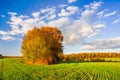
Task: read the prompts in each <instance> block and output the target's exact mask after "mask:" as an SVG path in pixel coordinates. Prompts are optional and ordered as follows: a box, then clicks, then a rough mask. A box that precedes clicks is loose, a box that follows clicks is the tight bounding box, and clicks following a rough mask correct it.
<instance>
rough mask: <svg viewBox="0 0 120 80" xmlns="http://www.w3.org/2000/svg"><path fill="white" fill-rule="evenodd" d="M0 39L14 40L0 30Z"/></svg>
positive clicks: (7, 33)
mask: <svg viewBox="0 0 120 80" xmlns="http://www.w3.org/2000/svg"><path fill="white" fill-rule="evenodd" d="M0 39H1V40H15V38H14V37H12V36H10V35H9V32H6V31H2V30H0Z"/></svg>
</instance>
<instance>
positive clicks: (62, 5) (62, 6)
mask: <svg viewBox="0 0 120 80" xmlns="http://www.w3.org/2000/svg"><path fill="white" fill-rule="evenodd" d="M66 6H68V5H66V4H61V5H59V7H60V8H64V7H66Z"/></svg>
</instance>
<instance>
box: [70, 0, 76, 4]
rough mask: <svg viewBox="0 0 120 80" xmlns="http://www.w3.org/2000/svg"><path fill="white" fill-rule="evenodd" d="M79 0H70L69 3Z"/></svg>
mask: <svg viewBox="0 0 120 80" xmlns="http://www.w3.org/2000/svg"><path fill="white" fill-rule="evenodd" d="M76 1H77V0H68V3H73V2H76Z"/></svg>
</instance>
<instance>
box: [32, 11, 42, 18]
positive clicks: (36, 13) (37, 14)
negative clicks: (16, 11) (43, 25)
mask: <svg viewBox="0 0 120 80" xmlns="http://www.w3.org/2000/svg"><path fill="white" fill-rule="evenodd" d="M32 15H33V17H34V18H39V16H40V12H39V11H38V12H33V13H32Z"/></svg>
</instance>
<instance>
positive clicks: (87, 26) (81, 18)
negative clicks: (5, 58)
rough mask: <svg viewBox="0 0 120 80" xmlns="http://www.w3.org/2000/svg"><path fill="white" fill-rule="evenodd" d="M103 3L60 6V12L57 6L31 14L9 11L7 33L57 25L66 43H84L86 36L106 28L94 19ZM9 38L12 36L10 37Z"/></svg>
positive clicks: (14, 33)
mask: <svg viewBox="0 0 120 80" xmlns="http://www.w3.org/2000/svg"><path fill="white" fill-rule="evenodd" d="M101 5H102V3H101V2H93V3H90V4H88V5H85V6H84V9H81V8H79V7H77V6H69V5H67V6H65V7H62V8H61V7H60V8H59V9H60V12H59V11H57V9H56V7H49V8H44V9H41V10H40V11H37V12H33V13H31V16H27V15H18V14H17V13H15V12H9V13H8V14H9V15H10V16H11V18H10V21H8V22H7V23H8V24H9V25H10V27H11V30H10V31H8V32H6V34H7V35H8V36H11V37H12V36H16V35H24V34H25V33H26V32H27V31H28V30H31V29H33V27H35V26H36V27H40V26H46V25H48V26H54V27H57V28H59V29H60V30H61V31H62V33H63V35H64V44H66V45H75V44H78V43H82V42H84V40H85V39H86V38H90V37H93V36H96V35H98V34H99V33H100V32H101V29H103V28H105V25H104V24H103V23H101V22H99V20H93V16H95V15H96V11H97V10H98V8H99V7H100V6H101ZM74 15H75V16H74ZM91 21H92V22H91ZM2 35H3V34H2ZM3 36H4V35H3ZM9 39H12V38H10V37H9Z"/></svg>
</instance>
